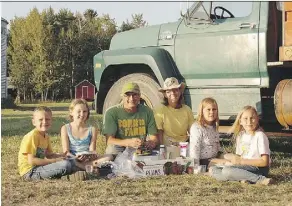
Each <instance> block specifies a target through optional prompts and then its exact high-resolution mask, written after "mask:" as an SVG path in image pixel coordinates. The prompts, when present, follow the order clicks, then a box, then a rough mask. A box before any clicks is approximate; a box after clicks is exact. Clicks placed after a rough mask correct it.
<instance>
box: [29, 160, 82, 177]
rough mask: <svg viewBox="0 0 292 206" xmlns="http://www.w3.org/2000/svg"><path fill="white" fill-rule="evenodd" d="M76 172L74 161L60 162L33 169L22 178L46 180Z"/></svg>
mask: <svg viewBox="0 0 292 206" xmlns="http://www.w3.org/2000/svg"><path fill="white" fill-rule="evenodd" d="M76 171H78V167H77V166H76V164H75V160H73V159H70V160H62V161H59V162H55V163H51V164H48V165H43V166H36V167H33V168H32V169H31V170H30V171H29V172H27V173H26V174H25V175H24V176H23V178H24V179H25V180H41V179H48V178H60V177H61V176H64V175H68V174H72V173H74V172H76Z"/></svg>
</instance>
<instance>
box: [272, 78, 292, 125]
mask: <svg viewBox="0 0 292 206" xmlns="http://www.w3.org/2000/svg"><path fill="white" fill-rule="evenodd" d="M291 94H292V79H284V80H282V81H280V82H279V83H278V85H277V87H276V89H275V94H274V105H275V114H276V117H277V120H278V121H279V123H280V124H281V125H282V126H284V128H285V129H289V128H292V99H291Z"/></svg>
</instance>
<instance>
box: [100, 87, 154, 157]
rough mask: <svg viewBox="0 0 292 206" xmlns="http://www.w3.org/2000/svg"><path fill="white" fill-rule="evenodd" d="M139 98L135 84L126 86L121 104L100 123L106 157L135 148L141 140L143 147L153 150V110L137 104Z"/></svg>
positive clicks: (107, 112)
mask: <svg viewBox="0 0 292 206" xmlns="http://www.w3.org/2000/svg"><path fill="white" fill-rule="evenodd" d="M140 97H141V93H140V88H139V86H138V84H136V83H126V84H125V85H124V86H123V89H122V99H123V101H122V103H121V104H118V105H115V106H113V107H111V108H109V109H108V110H107V111H106V113H105V116H104V121H103V123H104V124H103V134H104V135H106V137H107V148H106V154H117V153H119V152H123V151H124V149H125V148H126V147H133V148H138V147H140V146H141V144H142V141H141V140H142V139H146V140H147V141H146V142H145V146H146V147H148V148H149V149H153V148H155V147H156V144H157V142H158V140H157V136H156V135H157V128H156V123H155V119H154V115H153V111H152V110H151V109H150V108H149V107H147V106H144V105H141V104H139V103H140ZM146 137H147V138H146Z"/></svg>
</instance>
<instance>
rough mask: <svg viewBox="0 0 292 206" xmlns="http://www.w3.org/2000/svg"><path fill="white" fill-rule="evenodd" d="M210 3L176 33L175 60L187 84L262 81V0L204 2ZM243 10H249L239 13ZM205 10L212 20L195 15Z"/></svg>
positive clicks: (249, 83) (246, 83) (225, 83)
mask: <svg viewBox="0 0 292 206" xmlns="http://www.w3.org/2000/svg"><path fill="white" fill-rule="evenodd" d="M208 3H209V4H210V6H209V8H205V10H204V9H201V11H199V12H197V13H196V12H195V13H194V14H193V16H190V18H188V19H185V21H182V23H181V24H180V26H179V28H178V31H177V34H176V39H175V61H176V64H177V67H178V68H180V72H181V74H182V76H183V77H184V78H185V82H186V83H187V85H188V87H189V88H192V87H193V88H200V87H209V86H211V87H214V86H220V87H231V86H232V87H233V86H235V87H237V86H239V87H241V86H256V85H260V84H261V77H260V71H259V66H258V65H259V55H258V52H259V42H258V35H259V16H260V14H259V12H260V2H213V3H212V4H211V3H210V2H205V3H203V4H208ZM211 5H212V6H211ZM219 6H220V7H223V9H224V12H223V9H222V8H220V7H219ZM206 7H207V6H206ZM216 7H217V8H216ZM214 8H216V9H215V11H216V14H217V15H215V13H214ZM225 9H227V10H228V11H230V12H231V15H230V14H228V13H229V12H227V11H226V10H225ZM242 10H246V12H245V14H246V15H245V14H241V16H240V15H239V17H238V14H240V13H241V11H242ZM206 11H207V13H208V11H209V15H210V17H211V19H212V20H213V23H212V22H210V21H209V22H208V18H207V21H206V18H205V19H204V17H203V18H202V17H198V18H196V15H199V16H200V14H201V15H202V14H204V13H205V15H206ZM222 12H223V14H222ZM232 14H233V15H234V17H232ZM207 16H208V15H206V17H207Z"/></svg>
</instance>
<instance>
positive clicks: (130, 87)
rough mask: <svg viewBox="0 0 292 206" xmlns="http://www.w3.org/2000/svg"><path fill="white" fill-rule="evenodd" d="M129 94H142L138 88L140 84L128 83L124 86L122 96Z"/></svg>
mask: <svg viewBox="0 0 292 206" xmlns="http://www.w3.org/2000/svg"><path fill="white" fill-rule="evenodd" d="M127 92H133V93H136V94H140V87H139V86H138V84H136V83H134V82H128V83H126V84H124V86H123V89H122V94H125V93H127Z"/></svg>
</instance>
